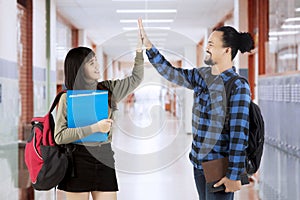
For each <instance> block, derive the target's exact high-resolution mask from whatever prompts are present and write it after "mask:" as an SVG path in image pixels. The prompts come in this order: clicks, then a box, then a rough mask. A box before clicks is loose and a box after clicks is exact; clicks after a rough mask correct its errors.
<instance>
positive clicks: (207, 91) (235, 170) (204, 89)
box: [139, 20, 254, 200]
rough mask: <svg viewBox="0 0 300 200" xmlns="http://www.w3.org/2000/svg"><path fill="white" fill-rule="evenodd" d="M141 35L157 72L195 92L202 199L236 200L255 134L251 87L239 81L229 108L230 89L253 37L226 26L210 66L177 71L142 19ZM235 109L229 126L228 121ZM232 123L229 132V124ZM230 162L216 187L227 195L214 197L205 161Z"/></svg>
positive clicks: (210, 50)
mask: <svg viewBox="0 0 300 200" xmlns="http://www.w3.org/2000/svg"><path fill="white" fill-rule="evenodd" d="M139 28H140V33H141V34H140V35H141V39H142V41H143V44H144V46H145V47H146V49H147V51H146V53H147V56H148V58H149V61H150V62H151V63H152V65H153V66H154V67H155V68H156V70H157V71H158V72H159V73H160V74H161V75H162V76H163V77H164V78H166V79H167V80H169V81H171V82H173V83H175V84H177V85H180V86H184V87H186V88H189V89H192V90H194V104H193V113H192V116H193V117H192V125H193V129H192V132H193V142H192V150H191V152H190V160H191V162H192V164H193V166H194V178H195V183H196V187H197V190H198V194H199V199H200V200H227V199H228V200H229V199H231V200H233V195H234V192H235V191H237V190H240V188H241V181H240V175H241V174H242V173H243V172H244V171H245V149H246V147H247V142H248V132H249V122H248V117H249V104H250V89H249V85H248V84H247V83H246V82H245V81H243V80H241V79H237V80H236V81H235V87H234V89H233V91H232V93H231V98H230V102H229V104H228V103H227V102H226V94H225V88H224V85H225V84H226V82H227V81H228V80H229V79H230V78H232V77H233V76H237V73H236V72H235V67H234V66H233V59H234V57H235V56H236V54H237V52H238V50H240V51H241V53H244V52H250V51H251V50H252V49H253V48H254V42H253V39H252V37H251V36H250V34H249V33H239V32H237V31H236V30H235V29H234V28H232V27H229V26H225V27H221V28H218V29H216V30H215V31H213V32H212V33H211V35H210V36H209V39H208V44H207V48H206V53H207V55H206V57H205V60H204V62H205V64H207V65H209V66H208V67H201V68H193V69H182V68H176V67H173V66H172V65H171V64H170V63H169V62H168V61H167V60H166V59H165V58H164V57H163V56H162V55H161V54H160V53H159V51H158V50H157V49H156V48H155V46H153V45H152V43H151V42H150V40H149V39H148V37H147V35H146V33H145V30H144V28H143V25H142V21H141V20H139ZM227 104H228V105H229V116H230V119H229V122H225V116H226V112H227V110H226V109H227V108H226V107H227ZM226 123H227V124H229V131H225V129H224V125H225V124H226ZM223 157H228V159H229V164H228V169H227V173H226V176H224V177H223V178H222V179H221V180H220V181H219V182H218V183H216V184H215V185H214V186H215V187H217V186H220V185H222V184H224V185H225V187H226V189H225V191H221V192H215V193H210V192H208V188H207V187H206V181H205V177H204V174H203V168H202V162H205V161H210V160H215V159H219V158H223Z"/></svg>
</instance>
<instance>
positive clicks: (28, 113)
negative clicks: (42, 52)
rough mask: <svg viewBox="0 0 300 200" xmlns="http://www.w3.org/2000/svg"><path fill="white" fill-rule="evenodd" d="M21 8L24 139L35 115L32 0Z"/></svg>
mask: <svg viewBox="0 0 300 200" xmlns="http://www.w3.org/2000/svg"><path fill="white" fill-rule="evenodd" d="M18 9H19V10H21V13H23V14H22V16H21V18H20V19H21V30H20V31H21V33H20V34H21V44H22V46H21V47H22V48H21V49H18V51H19V54H20V56H19V57H18V64H19V69H20V70H19V85H20V87H19V88H20V95H21V115H20V123H19V136H18V138H19V139H20V140H24V139H26V138H24V127H25V125H26V124H28V123H30V120H31V118H32V117H33V82H32V0H27V1H26V7H24V6H22V5H20V4H18Z"/></svg>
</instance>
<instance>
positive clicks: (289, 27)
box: [281, 24, 300, 29]
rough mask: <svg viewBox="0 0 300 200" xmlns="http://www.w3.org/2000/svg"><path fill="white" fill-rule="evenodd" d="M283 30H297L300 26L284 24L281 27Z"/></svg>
mask: <svg viewBox="0 0 300 200" xmlns="http://www.w3.org/2000/svg"><path fill="white" fill-rule="evenodd" d="M281 28H283V29H296V28H300V24H298V25H293V24H283V25H282V26H281Z"/></svg>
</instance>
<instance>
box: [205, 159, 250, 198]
mask: <svg viewBox="0 0 300 200" xmlns="http://www.w3.org/2000/svg"><path fill="white" fill-rule="evenodd" d="M202 168H203V172H204V176H205V179H206V186H207V188H208V191H209V192H219V191H224V190H225V189H226V188H225V185H220V186H219V187H214V184H216V183H217V182H219V180H221V179H222V178H223V177H224V176H226V172H227V170H228V157H225V158H220V159H216V160H211V161H207V162H202ZM240 179H241V184H242V185H246V184H249V180H248V176H247V174H246V173H242V174H241V175H240Z"/></svg>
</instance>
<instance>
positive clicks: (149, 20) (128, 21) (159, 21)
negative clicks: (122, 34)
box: [120, 19, 174, 23]
mask: <svg viewBox="0 0 300 200" xmlns="http://www.w3.org/2000/svg"><path fill="white" fill-rule="evenodd" d="M173 21H174V20H173V19H143V23H172V22H173ZM120 23H137V20H136V19H121V20H120Z"/></svg>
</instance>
